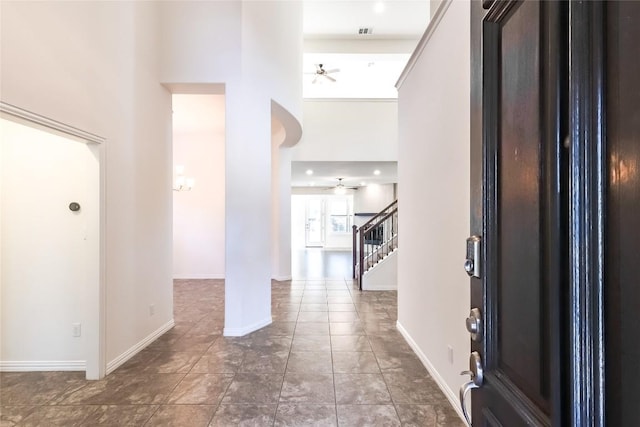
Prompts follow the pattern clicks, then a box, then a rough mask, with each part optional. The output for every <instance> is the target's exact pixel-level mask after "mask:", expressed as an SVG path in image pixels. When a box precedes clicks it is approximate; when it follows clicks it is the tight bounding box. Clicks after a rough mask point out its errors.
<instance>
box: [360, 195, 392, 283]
mask: <svg viewBox="0 0 640 427" xmlns="http://www.w3.org/2000/svg"><path fill="white" fill-rule="evenodd" d="M397 249H398V201H397V200H396V201H394V202H393V203H391V204H390V205H389V206H387V207H386V208H384V209H383V210H382V211H380V212H379V213H377V214H376V215H374V216H373V217H372V218H371V219H370V220H369V221H367V222H366V223H365V224H363V225H362V226H360V227H357V226H355V225H354V226H353V278H354V279H356V280H357V281H358V285H359V288H360V290H362V289H363V281H365V280H366V278H365V276H366V275H367V274H369V273H370V272H373V270H374V269H376V268H377V266H381V265H382V264H383V263H384V262H385V260H386V259H387V258H388V257H391V256H393V257H395V255H396V254H395V252H396V251H397ZM394 262H395V259H394Z"/></svg>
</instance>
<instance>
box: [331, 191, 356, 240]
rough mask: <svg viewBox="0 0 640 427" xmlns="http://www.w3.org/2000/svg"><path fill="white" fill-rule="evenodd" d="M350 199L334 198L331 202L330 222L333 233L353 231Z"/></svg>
mask: <svg viewBox="0 0 640 427" xmlns="http://www.w3.org/2000/svg"><path fill="white" fill-rule="evenodd" d="M349 208H350V206H349V199H334V200H331V201H330V202H329V223H330V224H331V225H330V226H331V232H332V233H349V232H351V215H350V212H349V211H350V209H349Z"/></svg>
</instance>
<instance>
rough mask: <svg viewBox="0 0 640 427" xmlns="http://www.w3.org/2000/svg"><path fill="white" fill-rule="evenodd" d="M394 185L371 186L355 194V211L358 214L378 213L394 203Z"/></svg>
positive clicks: (362, 188) (360, 189)
mask: <svg viewBox="0 0 640 427" xmlns="http://www.w3.org/2000/svg"><path fill="white" fill-rule="evenodd" d="M394 200H395V199H394V193H393V184H370V185H367V186H366V187H361V188H359V189H358V191H356V192H354V194H353V210H354V212H356V213H378V212H380V211H381V210H382V209H384V208H386V207H387V206H389V205H390V204H391V202H393V201H394Z"/></svg>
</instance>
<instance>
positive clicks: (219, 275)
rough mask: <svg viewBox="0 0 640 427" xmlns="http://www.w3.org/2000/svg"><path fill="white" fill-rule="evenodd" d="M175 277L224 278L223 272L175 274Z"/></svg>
mask: <svg viewBox="0 0 640 427" xmlns="http://www.w3.org/2000/svg"><path fill="white" fill-rule="evenodd" d="M173 278H174V279H187V280H188V279H224V273H223V274H174V275H173Z"/></svg>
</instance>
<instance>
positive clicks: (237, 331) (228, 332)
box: [223, 316, 273, 337]
mask: <svg viewBox="0 0 640 427" xmlns="http://www.w3.org/2000/svg"><path fill="white" fill-rule="evenodd" d="M272 322H273V320H271V316H269V317H268V318H266V319H264V320H261V321H259V322H256V323H254V324H253V325H249V326H245V327H244V328H224V332H223V335H224V336H225V337H243V336H245V335H247V334H250V333H251V332H255V331H257V330H258V329H261V328H264V327H265V326H267V325H270V324H271V323H272Z"/></svg>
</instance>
